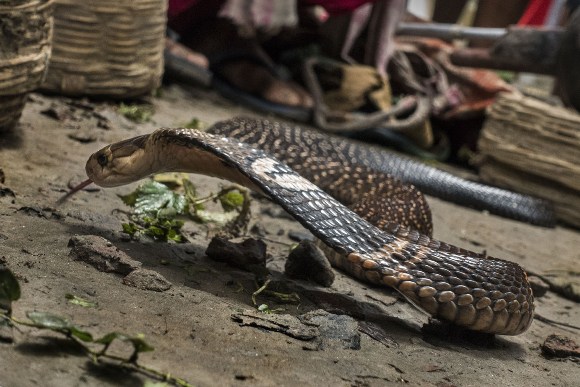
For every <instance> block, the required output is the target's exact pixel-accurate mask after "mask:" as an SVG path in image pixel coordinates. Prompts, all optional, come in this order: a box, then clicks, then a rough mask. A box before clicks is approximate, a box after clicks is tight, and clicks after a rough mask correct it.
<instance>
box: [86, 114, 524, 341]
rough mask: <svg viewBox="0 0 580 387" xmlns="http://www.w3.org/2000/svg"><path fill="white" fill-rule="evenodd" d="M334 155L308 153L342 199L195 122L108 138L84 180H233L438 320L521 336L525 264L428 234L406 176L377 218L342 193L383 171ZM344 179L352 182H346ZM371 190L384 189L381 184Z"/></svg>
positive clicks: (375, 207)
mask: <svg viewBox="0 0 580 387" xmlns="http://www.w3.org/2000/svg"><path fill="white" fill-rule="evenodd" d="M235 124H236V121H231V122H226V123H225V125H230V126H231V125H235ZM223 125H224V124H222V126H223ZM284 141H285V139H284V138H281V139H280V142H279V143H278V144H277V146H280V147H291V146H292V144H287V143H285V142H284ZM327 153H328V152H327V151H325V149H324V148H322V149H320V154H316V155H308V154H304V155H303V157H304V163H306V164H310V165H311V166H313V167H314V169H315V171H316V172H315V173H314V174H311V175H313V176H314V178H316V177H318V179H316V180H318V181H317V183H320V182H322V183H324V181H325V178H326V180H327V181H329V182H330V184H329V187H325V189H326V190H328V191H329V192H330V193H331V194H332V195H335V196H336V198H334V197H332V196H330V195H329V194H327V193H326V192H324V191H323V190H322V189H321V188H319V187H318V186H317V185H315V184H314V183H313V182H311V181H310V180H307V179H305V178H303V177H302V176H300V175H299V174H298V173H297V172H295V171H294V170H293V169H291V168H290V167H289V166H287V165H286V164H284V163H283V162H281V161H278V160H277V159H275V158H274V157H272V156H269V155H268V154H267V153H265V152H263V151H261V150H257V149H255V148H252V147H250V146H248V145H247V144H245V143H243V142H240V141H239V140H236V139H232V138H226V137H223V136H220V135H214V134H210V133H206V132H202V131H198V130H194V129H167V128H163V129H159V130H157V131H155V132H153V133H152V134H149V135H144V136H139V137H135V138H132V139H129V140H125V141H121V142H118V143H115V144H111V145H109V146H106V147H105V148H103V149H101V150H100V151H98V152H96V153H94V154H93V155H91V157H90V158H89V160H88V161H87V164H86V172H87V175H88V177H89V180H87V182H86V184H88V183H90V182H94V183H96V184H97V185H99V186H102V187H113V186H119V185H123V184H127V183H130V182H133V181H137V180H139V179H142V178H144V177H146V176H149V175H151V174H154V173H159V172H170V171H174V172H188V173H196V174H205V175H209V176H214V177H219V178H222V179H227V180H230V181H233V182H235V183H238V184H241V185H243V186H246V187H248V188H250V189H252V190H254V191H256V192H258V193H261V194H263V195H265V196H267V197H269V198H270V199H271V200H272V201H273V202H275V203H277V204H278V205H280V206H282V207H283V208H284V209H285V210H286V211H287V212H288V213H289V214H290V215H292V216H293V217H294V218H295V219H296V220H297V221H298V222H300V223H301V224H302V225H303V226H304V227H305V228H307V229H308V230H309V231H310V232H312V234H314V236H316V237H317V238H318V239H319V240H320V241H322V243H323V244H324V245H325V246H326V249H325V252H326V253H327V256H328V258H329V259H330V261H331V263H332V264H333V266H335V267H338V268H340V269H343V270H344V271H346V272H347V273H349V274H351V275H352V276H354V277H356V278H358V279H361V280H364V281H368V282H370V283H372V284H376V285H383V286H384V285H387V286H389V287H392V288H394V289H396V290H397V291H398V292H399V293H400V294H402V295H403V296H404V297H405V298H406V299H407V300H409V301H410V302H411V303H413V304H415V305H416V306H418V307H419V308H421V309H423V310H424V311H426V312H427V313H429V314H430V315H432V316H434V317H436V318H438V319H441V320H444V321H448V322H450V323H452V324H455V325H457V326H462V327H466V328H468V329H471V330H474V331H481V332H488V333H496V334H503V335H517V334H520V333H522V332H524V331H525V330H526V329H527V328H528V327H529V326H530V324H531V322H532V319H533V313H534V303H533V294H532V290H531V288H530V286H529V283H528V280H527V275H526V273H525V271H524V270H523V269H522V268H521V267H520V266H519V265H517V264H515V263H513V262H509V261H505V260H501V259H497V258H491V257H487V256H485V255H482V254H478V253H474V252H470V251H467V250H464V249H461V248H458V247H454V246H451V245H449V244H446V243H444V242H440V241H437V240H435V239H432V238H431V237H430V236H428V235H426V234H429V233H430V232H431V225H430V220H431V218H430V212H429V210H428V207H427V206H426V203H425V201H424V199H423V198H422V195H421V194H420V193H418V191H417V190H416V189H414V188H413V187H407V188H404V186H403V188H398V189H397V188H396V186H397V185H400V183H397V182H396V181H395V180H392V178H391V180H389V181H388V183H387V184H386V185H384V184H383V185H382V186H384V187H386V188H390V189H391V191H395V194H394V195H391V196H394V197H395V202H396V204H395V210H394V212H393V211H391V214H390V215H387V216H392V217H391V218H390V220H386V221H383V222H380V221H379V222H377V223H378V224H379V227H377V226H375V225H373V224H371V223H370V222H369V221H368V220H365V219H363V218H362V217H361V216H359V215H357V213H355V212H354V211H352V210H351V209H349V208H347V207H346V206H345V205H344V204H342V203H341V202H339V200H343V199H345V200H346V201H347V202H349V203H350V204H353V203H355V202H356V201H357V200H358V199H359V198H355V197H353V195H354V194H353V192H354V193H356V191H362V190H363V189H364V188H369V187H370V188H373V187H377V186H381V183H380V182H379V180H380V179H379V178H377V177H376V176H375V175H372V174H369V173H370V171H368V170H366V169H364V168H362V167H360V166H358V167H352V168H348V167H345V166H344V165H342V164H341V163H340V162H338V161H336V160H332V159H327V158H326V157H327V156H328V154H327ZM304 171H305V170H304ZM333 171H334V172H333ZM336 171H339V172H336ZM382 177H385V176H382ZM386 178H389V177H388V176H386ZM337 182H339V183H340V184H338V183H337ZM332 183H334V184H332ZM345 185H346V186H349V185H350V188H348V189H344V188H342V189H341V187H340V186H345ZM353 187H354V188H356V189H352V188H353ZM393 188H394V189H393ZM370 191H371V195H374V196H377V195H382V191H381V189H375V190H374V191H373V189H371V190H370ZM397 191H398V193H397ZM387 195H390V194H388V193H387ZM341 196H342V197H341ZM337 199H338V200H337ZM397 200H403V201H406V205H401V204H400V203H398V204H397ZM362 202H363V204H362V205H360V204H359V205H357V204H354V206H353V208H355V209H356V210H357V211H359V213H360V212H365V213H366V215H369V214H370V215H369V216H367V219H370V220H373V218H377V213H378V212H379V211H380V210H381V207H383V204H382V203H383V201H382V200H381V198H371V199H368V198H367V199H364V198H363V199H362ZM402 206H403V207H406V208H401V207H402ZM401 213H407V214H411V215H409V216H407V217H405V216H400V214H401ZM363 215H365V214H363ZM392 219H397V222H393V221H391V220H392ZM425 223H429V224H425ZM417 230H420V231H421V232H420V231H417Z"/></svg>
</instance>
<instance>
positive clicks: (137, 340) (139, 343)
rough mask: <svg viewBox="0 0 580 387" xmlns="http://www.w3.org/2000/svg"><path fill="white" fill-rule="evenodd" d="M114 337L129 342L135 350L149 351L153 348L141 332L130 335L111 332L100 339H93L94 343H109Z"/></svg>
mask: <svg viewBox="0 0 580 387" xmlns="http://www.w3.org/2000/svg"><path fill="white" fill-rule="evenodd" d="M115 339H117V340H121V341H125V342H129V343H131V344H132V345H133V349H134V350H135V352H149V351H153V350H154V349H155V348H153V347H152V346H151V345H149V343H147V342H146V341H145V337H144V336H143V335H141V334H138V335H135V336H132V337H131V336H129V335H126V334H124V333H120V332H111V333H107V334H106V335H105V336H103V337H101V338H100V339H98V340H95V343H97V344H104V345H110V344H111V343H112V342H113V341H114V340H115Z"/></svg>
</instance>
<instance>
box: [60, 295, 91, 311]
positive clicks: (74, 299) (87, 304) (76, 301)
mask: <svg viewBox="0 0 580 387" xmlns="http://www.w3.org/2000/svg"><path fill="white" fill-rule="evenodd" d="M64 297H65V298H66V299H67V300H68V303H69V304H73V305H79V306H82V307H83V308H95V307H96V306H97V303H96V302H92V301H89V300H85V299H84V298H81V297H78V296H75V295H74V294H70V293H67V294H65V295H64Z"/></svg>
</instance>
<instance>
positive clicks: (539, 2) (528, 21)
mask: <svg viewBox="0 0 580 387" xmlns="http://www.w3.org/2000/svg"><path fill="white" fill-rule="evenodd" d="M551 6H552V0H531V1H530V2H529V3H528V7H527V8H526V11H525V12H524V14H523V15H522V17H521V18H520V20H519V21H518V25H519V26H543V25H544V21H545V20H546V16H547V15H548V13H549V12H550V7H551Z"/></svg>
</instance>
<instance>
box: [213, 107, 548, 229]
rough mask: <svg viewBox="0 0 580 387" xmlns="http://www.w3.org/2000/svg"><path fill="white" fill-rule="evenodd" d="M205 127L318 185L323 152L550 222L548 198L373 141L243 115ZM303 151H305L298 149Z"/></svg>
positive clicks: (459, 198) (461, 199) (448, 195)
mask: <svg viewBox="0 0 580 387" xmlns="http://www.w3.org/2000/svg"><path fill="white" fill-rule="evenodd" d="M208 131H209V132H211V133H215V134H219V135H223V136H227V137H235V138H237V139H239V140H241V141H242V142H245V143H247V144H249V145H251V146H253V147H256V148H259V149H262V150H264V151H265V152H267V153H268V154H271V155H272V156H274V157H276V158H278V159H279V160H282V161H284V162H285V163H286V164H288V165H289V166H290V167H291V168H292V169H294V170H296V171H297V172H298V173H300V174H301V175H302V176H304V177H306V178H307V179H309V180H311V181H313V182H315V183H316V184H317V185H319V186H321V187H325V186H326V185H325V183H319V182H318V181H317V180H314V179H316V178H317V177H316V176H315V175H316V174H315V173H313V172H310V171H311V167H313V166H314V167H316V162H309V160H310V158H311V157H312V158H315V159H316V161H317V162H320V163H325V161H324V160H323V159H322V158H321V157H319V156H324V157H326V158H327V160H331V161H332V160H334V161H338V162H340V163H341V164H342V165H350V166H352V167H360V168H364V169H365V170H368V171H370V173H371V174H373V173H381V174H383V176H384V175H391V176H393V177H395V178H397V179H399V180H401V181H403V182H405V183H408V184H412V185H414V186H415V187H417V188H418V189H419V191H421V192H422V193H425V194H427V195H431V196H435V197H438V198H441V199H443V200H447V201H450V202H453V203H456V204H459V205H462V206H467V207H471V208H474V209H477V210H487V211H489V212H490V213H492V214H496V215H500V216H503V217H506V218H511V219H515V220H520V221H523V222H527V223H531V224H535V225H539V226H554V224H555V216H554V211H553V208H552V206H551V204H550V203H548V202H546V201H544V200H542V199H538V198H534V197H531V196H528V195H522V194H518V193H515V192H512V191H508V190H505V189H501V188H497V187H492V186H489V185H485V184H481V183H477V182H474V181H469V180H466V179H463V178H460V177H457V176H455V175H453V174H451V173H448V172H445V171H442V170H440V169H437V168H434V167H431V166H429V165H427V164H425V163H422V162H419V161H415V160H413V159H411V158H409V157H405V156H401V155H399V154H395V153H393V152H389V151H388V150H386V149H385V148H381V147H378V146H369V145H368V144H363V143H360V142H357V141H352V140H346V139H344V138H341V137H337V136H333V135H329V134H326V133H321V132H317V131H314V130H305V129H302V128H300V127H298V126H295V125H289V124H285V123H279V122H274V121H268V120H256V119H247V118H235V119H233V120H229V121H224V122H220V123H217V124H216V125H214V126H213V127H212V128H210V129H209V130H208ZM306 151H308V154H305V153H304V152H306ZM304 161H306V162H304ZM395 185H396V184H395ZM350 186H351V187H353V185H352V184H351V185H350Z"/></svg>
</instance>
